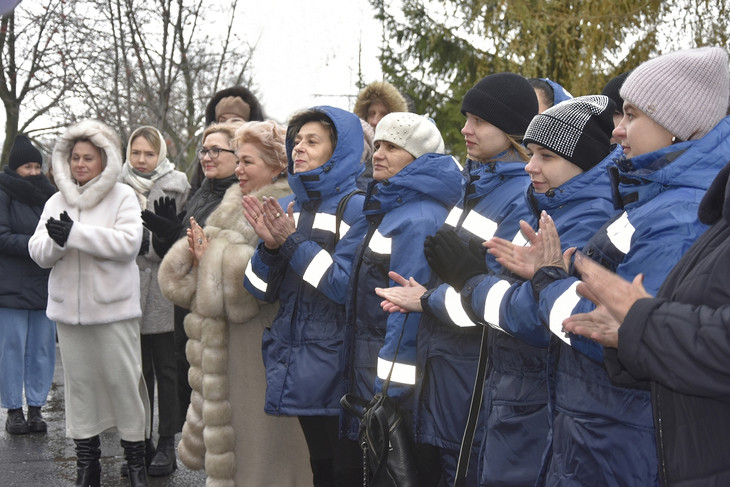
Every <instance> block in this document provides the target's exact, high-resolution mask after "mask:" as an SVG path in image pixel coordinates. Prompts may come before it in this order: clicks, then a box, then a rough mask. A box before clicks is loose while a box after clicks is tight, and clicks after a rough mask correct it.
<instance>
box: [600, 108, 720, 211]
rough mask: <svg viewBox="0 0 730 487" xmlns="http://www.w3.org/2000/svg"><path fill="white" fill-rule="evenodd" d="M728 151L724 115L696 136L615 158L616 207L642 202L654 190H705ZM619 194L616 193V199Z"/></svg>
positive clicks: (658, 191) (654, 194)
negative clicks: (706, 131) (634, 154)
mask: <svg viewBox="0 0 730 487" xmlns="http://www.w3.org/2000/svg"><path fill="white" fill-rule="evenodd" d="M728 154H730V117H725V118H724V119H722V120H721V121H720V123H718V124H717V125H716V126H715V127H714V128H713V129H712V130H711V131H710V132H708V133H707V135H705V136H704V137H702V138H701V139H699V140H689V141H686V142H681V143H679V144H673V145H670V146H668V147H664V148H662V149H660V150H657V151H654V152H650V153H648V154H642V155H640V156H637V157H634V158H631V159H626V158H624V157H620V158H619V159H618V160H617V161H616V166H617V167H618V174H615V175H614V176H613V184H614V188H616V189H617V190H618V193H620V197H621V201H615V203H616V205H617V207H619V208H621V207H630V206H632V205H641V204H642V203H643V202H644V201H649V200H650V199H652V198H653V197H655V196H656V195H657V194H659V193H661V192H663V191H666V190H669V189H672V188H677V187H684V188H696V189H700V190H706V189H707V188H708V187H709V186H710V183H711V182H712V181H713V180H714V179H715V177H716V176H717V174H718V172H719V171H720V170H721V169H722V168H723V167H724V166H725V164H726V163H727V161H728ZM618 197H619V195H618V194H616V195H615V199H618Z"/></svg>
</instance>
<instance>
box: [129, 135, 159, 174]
mask: <svg viewBox="0 0 730 487" xmlns="http://www.w3.org/2000/svg"><path fill="white" fill-rule="evenodd" d="M159 156H160V154H159V153H158V152H157V151H155V148H154V147H152V144H150V143H149V141H148V140H147V139H145V138H144V137H142V136H137V137H135V138H134V140H132V145H131V146H130V147H129V162H130V164H132V167H133V168H135V169H136V170H137V171H139V172H150V171H154V170H155V168H156V167H157V158H158V157H159Z"/></svg>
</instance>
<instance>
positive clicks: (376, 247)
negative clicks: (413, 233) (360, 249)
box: [368, 230, 391, 255]
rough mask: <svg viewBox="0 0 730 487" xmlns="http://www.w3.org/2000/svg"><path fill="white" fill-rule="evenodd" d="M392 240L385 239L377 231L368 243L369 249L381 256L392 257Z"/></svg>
mask: <svg viewBox="0 0 730 487" xmlns="http://www.w3.org/2000/svg"><path fill="white" fill-rule="evenodd" d="M390 247H391V239H389V238H387V237H383V235H382V234H381V233H380V232H379V231H377V230H376V231H375V233H374V234H373V237H372V238H371V239H370V242H369V243H368V248H369V249H370V250H372V251H373V252H375V253H376V254H380V255H390Z"/></svg>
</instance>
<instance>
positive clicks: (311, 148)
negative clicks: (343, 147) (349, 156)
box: [291, 122, 335, 173]
mask: <svg viewBox="0 0 730 487" xmlns="http://www.w3.org/2000/svg"><path fill="white" fill-rule="evenodd" d="M334 150H335V148H334V147H332V140H331V139H330V131H329V128H327V126H326V125H324V124H322V123H320V122H307V123H305V124H304V125H302V128H301V129H299V132H298V133H297V135H296V137H294V148H293V149H292V156H291V158H292V160H293V161H294V172H295V173H299V172H307V171H311V170H312V169H317V168H318V167H320V166H322V165H323V164H324V163H325V162H327V161H329V160H330V158H332V153H333V152H334Z"/></svg>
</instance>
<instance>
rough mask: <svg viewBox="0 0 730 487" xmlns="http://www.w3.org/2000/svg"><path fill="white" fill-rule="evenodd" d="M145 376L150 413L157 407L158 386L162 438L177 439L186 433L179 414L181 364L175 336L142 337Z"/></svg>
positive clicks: (167, 334) (172, 334)
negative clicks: (178, 364) (178, 389)
mask: <svg viewBox="0 0 730 487" xmlns="http://www.w3.org/2000/svg"><path fill="white" fill-rule="evenodd" d="M141 344H142V374H143V375H144V380H145V382H146V383H147V394H148V395H149V398H150V410H151V411H154V407H155V384H157V400H158V405H157V412H158V416H159V418H160V425H159V427H158V428H157V430H158V433H159V434H160V436H175V433H179V432H180V431H182V421H181V418H182V417H183V416H182V415H181V414H180V411H179V407H178V406H179V400H178V394H177V380H178V378H177V361H176V359H175V334H174V333H173V332H168V333H155V334H152V335H142V340H141Z"/></svg>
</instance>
